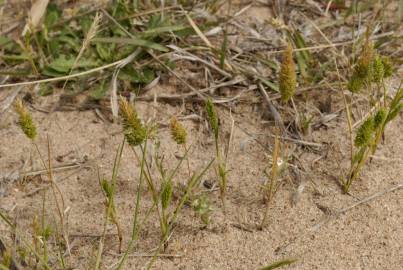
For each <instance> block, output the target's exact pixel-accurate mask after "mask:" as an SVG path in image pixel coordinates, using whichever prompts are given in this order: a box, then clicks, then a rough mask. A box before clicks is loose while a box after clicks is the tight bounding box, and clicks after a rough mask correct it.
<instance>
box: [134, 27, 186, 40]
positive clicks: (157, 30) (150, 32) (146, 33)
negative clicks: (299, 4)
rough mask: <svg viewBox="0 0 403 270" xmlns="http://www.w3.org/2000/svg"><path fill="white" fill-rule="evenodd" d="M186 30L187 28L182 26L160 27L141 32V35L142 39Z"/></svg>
mask: <svg viewBox="0 0 403 270" xmlns="http://www.w3.org/2000/svg"><path fill="white" fill-rule="evenodd" d="M186 28H188V27H187V26H184V25H170V26H161V27H156V28H151V29H148V30H146V31H144V32H142V33H141V35H142V36H143V37H149V36H156V35H159V34H163V33H166V32H175V31H181V30H184V29H186Z"/></svg>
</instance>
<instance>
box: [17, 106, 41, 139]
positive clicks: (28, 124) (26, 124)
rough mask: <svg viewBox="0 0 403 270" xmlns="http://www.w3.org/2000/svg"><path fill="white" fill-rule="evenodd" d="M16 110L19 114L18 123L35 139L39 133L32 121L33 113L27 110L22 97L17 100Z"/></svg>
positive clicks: (29, 136) (27, 134)
mask: <svg viewBox="0 0 403 270" xmlns="http://www.w3.org/2000/svg"><path fill="white" fill-rule="evenodd" d="M15 110H16V112H17V113H18V116H19V119H18V125H19V126H20V128H21V129H22V131H23V132H24V134H25V135H26V136H27V137H28V138H29V139H31V140H34V139H35V137H36V134H37V133H36V126H35V123H34V122H33V121H32V117H31V114H30V113H29V112H28V111H27V109H26V108H25V106H24V104H23V103H22V101H21V99H18V100H17V101H16V103H15Z"/></svg>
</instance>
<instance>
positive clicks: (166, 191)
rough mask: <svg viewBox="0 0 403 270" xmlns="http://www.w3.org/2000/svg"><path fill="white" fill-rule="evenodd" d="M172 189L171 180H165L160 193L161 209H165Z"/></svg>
mask: <svg viewBox="0 0 403 270" xmlns="http://www.w3.org/2000/svg"><path fill="white" fill-rule="evenodd" d="M172 191H173V187H172V182H171V181H168V182H166V183H165V185H164V186H163V188H162V191H161V195H160V196H161V205H162V208H163V209H166V208H167V207H168V206H169V203H170V202H171V198H172Z"/></svg>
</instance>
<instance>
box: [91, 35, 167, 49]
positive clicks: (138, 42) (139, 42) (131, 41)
mask: <svg viewBox="0 0 403 270" xmlns="http://www.w3.org/2000/svg"><path fill="white" fill-rule="evenodd" d="M92 42H93V43H96V42H100V43H118V44H128V45H135V46H139V47H144V48H148V49H154V50H157V51H161V52H168V48H167V47H165V46H163V45H161V44H158V43H155V42H152V41H149V40H145V39H140V38H115V37H111V38H94V39H93V40H92Z"/></svg>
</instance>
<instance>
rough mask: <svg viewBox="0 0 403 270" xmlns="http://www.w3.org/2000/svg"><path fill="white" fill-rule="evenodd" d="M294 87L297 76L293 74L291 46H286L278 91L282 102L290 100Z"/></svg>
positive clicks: (293, 65) (293, 64)
mask: <svg viewBox="0 0 403 270" xmlns="http://www.w3.org/2000/svg"><path fill="white" fill-rule="evenodd" d="M296 86H297V75H296V73H295V63H294V60H293V58H292V46H291V44H288V47H287V49H286V50H285V51H284V55H283V60H282V63H281V70H280V78H279V90H280V94H281V99H282V100H283V101H284V102H287V101H288V100H290V98H291V97H292V96H293V95H294V93H295V88H296Z"/></svg>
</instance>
